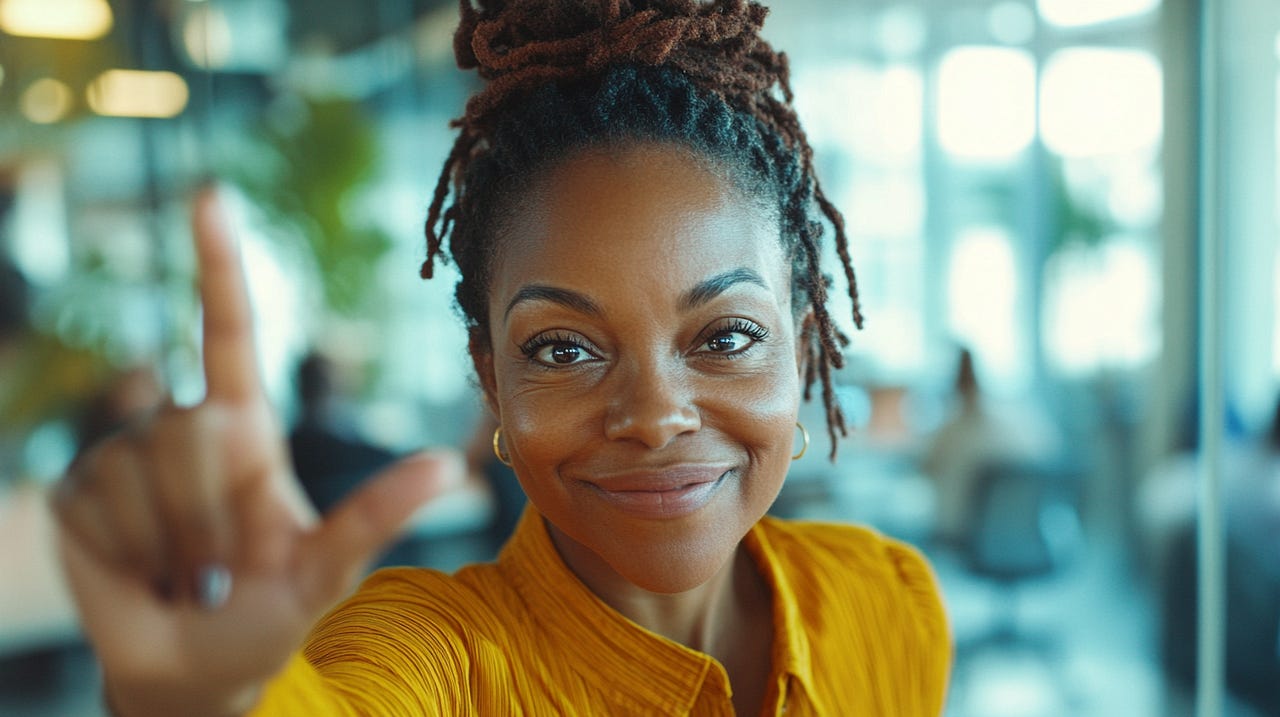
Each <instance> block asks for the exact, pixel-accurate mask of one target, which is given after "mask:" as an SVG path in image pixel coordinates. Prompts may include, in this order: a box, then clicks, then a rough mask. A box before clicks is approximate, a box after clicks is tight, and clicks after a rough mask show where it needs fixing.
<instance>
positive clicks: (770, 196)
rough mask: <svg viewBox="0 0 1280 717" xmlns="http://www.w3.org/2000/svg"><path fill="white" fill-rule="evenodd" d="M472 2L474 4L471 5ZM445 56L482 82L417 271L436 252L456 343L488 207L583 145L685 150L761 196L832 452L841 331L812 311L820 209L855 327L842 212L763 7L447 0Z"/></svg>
mask: <svg viewBox="0 0 1280 717" xmlns="http://www.w3.org/2000/svg"><path fill="white" fill-rule="evenodd" d="M473 2H477V3H478V4H473ZM459 8H460V10H461V22H460V23H459V25H458V29H457V32H456V33H455V34H454V54H455V55H456V57H457V61H458V66H459V67H461V68H462V69H473V68H474V69H476V70H477V71H478V72H479V75H480V77H481V78H482V79H483V80H485V85H484V87H483V88H482V89H481V90H480V91H479V92H477V93H476V94H475V95H473V96H472V97H471V99H470V100H469V101H468V102H467V106H466V111H465V113H464V114H463V116H462V117H459V118H458V119H455V120H454V121H453V122H452V125H451V126H453V127H454V128H456V129H457V130H458V137H457V140H456V141H455V142H454V145H453V148H452V150H451V151H450V152H449V156H448V158H447V159H446V160H445V163H444V168H443V169H442V171H441V173H440V178H439V180H438V182H437V184H436V188H435V193H434V195H433V197H432V201H431V206H430V210H429V211H428V214H427V221H426V237H427V257H426V261H425V262H424V263H423V265H422V276H423V278H431V276H432V273H433V270H434V265H435V262H436V261H438V260H444V259H445V254H444V253H443V248H444V246H445V243H446V242H447V244H448V256H449V257H451V258H452V260H453V262H454V263H455V264H456V265H457V267H458V270H459V272H460V273H461V275H462V278H461V279H460V280H459V282H458V285H457V289H456V292H455V296H456V299H457V303H458V307H459V309H460V310H461V312H462V314H463V316H464V317H465V320H466V322H467V327H468V330H469V332H470V336H471V350H472V352H473V353H474V352H477V351H488V350H490V349H491V347H490V346H489V325H488V316H489V314H488V308H489V307H488V291H489V278H490V272H491V268H492V267H491V264H492V262H493V258H494V256H495V255H496V252H497V246H496V244H497V242H498V240H499V235H500V234H501V229H502V227H501V226H499V224H498V222H499V220H498V217H501V216H503V215H504V212H503V211H501V208H503V206H504V205H506V204H507V203H510V202H513V201H516V200H518V197H519V192H520V191H521V190H522V189H525V188H527V187H528V186H529V185H530V183H531V182H532V181H533V179H534V178H535V177H537V176H538V175H539V173H540V172H545V171H546V170H547V169H549V168H550V167H551V166H552V164H553V163H554V162H557V161H560V160H562V159H563V158H565V157H567V156H570V155H571V154H573V153H574V152H579V151H582V150H585V149H588V148H597V147H610V146H617V145H620V144H624V143H634V142H637V141H651V142H655V143H666V144H676V145H680V146H684V147H687V148H689V149H691V150H694V151H695V152H696V153H698V154H699V155H700V156H702V157H704V158H706V159H708V160H710V161H711V162H712V163H713V164H714V166H715V167H716V168H718V169H723V170H724V171H726V172H727V173H728V174H729V175H730V176H731V177H732V179H733V180H734V181H735V183H736V184H737V185H738V187H739V189H741V190H743V191H744V192H745V193H746V194H747V195H748V196H750V197H752V198H753V199H755V200H759V201H762V202H764V203H767V204H768V205H769V206H770V207H771V208H774V209H775V210H776V214H777V216H778V218H779V236H780V240H781V242H782V244H783V247H784V248H785V250H786V251H787V254H788V256H790V258H791V262H792V294H793V306H794V307H795V310H796V312H797V315H798V316H799V315H803V314H806V313H808V312H811V313H812V321H806V322H805V324H804V325H803V327H802V332H801V341H802V343H803V349H804V350H803V370H804V397H805V399H806V400H808V399H809V398H810V395H811V392H812V388H813V385H814V383H816V382H818V381H820V382H821V383H822V400H823V404H824V405H825V407H826V414H827V424H828V433H829V434H830V436H831V456H832V457H833V458H834V457H835V452H836V441H837V437H838V436H839V435H845V434H846V433H847V431H846V427H845V422H844V415H843V413H842V412H841V410H840V406H839V403H838V402H837V400H836V397H835V392H834V389H833V386H832V376H831V374H832V369H839V368H841V367H842V366H843V363H844V361H843V357H842V355H841V348H842V346H843V345H844V344H846V343H847V339H846V338H845V337H844V336H843V335H842V334H841V332H840V330H839V329H838V328H837V327H836V325H835V323H834V321H833V320H832V318H831V315H830V313H829V311H828V310H827V292H828V290H829V288H830V286H831V280H830V278H829V277H827V276H826V275H824V274H823V273H822V270H821V266H820V264H821V262H820V258H821V238H822V234H823V224H822V222H821V218H825V219H826V221H827V222H828V223H830V225H831V226H832V228H833V230H834V233H835V242H836V250H837V252H838V253H839V255H840V260H841V264H842V266H843V269H844V274H845V278H846V280H847V281H848V286H849V297H850V298H851V299H852V301H853V321H854V324H855V326H857V327H858V328H861V327H862V313H861V309H860V306H859V302H858V290H857V282H856V280H855V278H854V272H853V265H852V262H851V260H850V257H849V247H848V240H847V238H846V235H845V229H844V220H843V218H842V217H841V215H840V212H839V211H838V210H837V209H836V208H835V207H834V206H833V205H832V204H831V202H830V201H828V199H827V197H826V195H825V194H824V193H823V191H822V187H821V186H820V184H819V183H818V180H817V177H816V176H815V174H814V169H813V150H812V149H811V148H810V146H809V143H808V141H807V139H806V138H805V135H804V131H803V130H802V129H801V127H800V123H799V120H798V119H797V117H796V114H795V111H794V110H793V109H792V107H791V99H792V96H791V86H790V79H789V75H790V72H789V69H788V66H787V58H786V55H784V54H782V53H780V52H775V51H774V50H773V49H772V48H771V47H770V46H769V45H768V43H766V42H765V41H764V40H763V39H762V38H761V37H760V28H761V26H762V25H763V24H764V19H765V15H766V14H767V12H768V11H767V10H766V9H765V8H764V7H762V6H760V5H759V4H757V3H755V2H746V0H710V1H702V0H459Z"/></svg>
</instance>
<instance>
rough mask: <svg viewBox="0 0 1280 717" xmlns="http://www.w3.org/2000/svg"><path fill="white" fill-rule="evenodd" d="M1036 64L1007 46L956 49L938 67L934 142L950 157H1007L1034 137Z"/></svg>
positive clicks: (1028, 54)
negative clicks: (936, 134) (935, 135)
mask: <svg viewBox="0 0 1280 717" xmlns="http://www.w3.org/2000/svg"><path fill="white" fill-rule="evenodd" d="M1035 92H1036V66H1035V60H1034V59H1033V58H1032V57H1031V53H1029V52H1027V51H1026V50H1020V49H1015V48H1010V47H957V48H955V49H953V50H951V51H950V52H948V53H947V54H946V55H944V56H943V57H942V61H941V62H940V63H939V66H938V110H937V122H938V140H939V142H941V143H942V147H943V148H944V149H946V150H947V151H948V152H949V153H951V154H952V155H955V156H958V157H964V158H968V159H983V160H993V159H996V160H998V159H1010V158H1012V157H1013V156H1014V155H1016V154H1017V153H1018V152H1021V151H1022V150H1023V149H1024V148H1026V147H1027V145H1029V144H1030V143H1031V140H1032V138H1033V137H1034V136H1035V111H1036V108H1035V96H1036V95H1035Z"/></svg>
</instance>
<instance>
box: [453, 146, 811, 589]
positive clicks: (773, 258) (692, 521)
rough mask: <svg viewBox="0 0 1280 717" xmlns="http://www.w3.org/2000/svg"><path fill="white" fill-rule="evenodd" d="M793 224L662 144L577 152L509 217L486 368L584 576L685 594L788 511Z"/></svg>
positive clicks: (517, 447)
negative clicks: (782, 227) (787, 241)
mask: <svg viewBox="0 0 1280 717" xmlns="http://www.w3.org/2000/svg"><path fill="white" fill-rule="evenodd" d="M777 227H778V222H777V219H776V217H774V216H770V215H769V213H768V212H767V211H764V210H762V209H761V208H760V207H759V206H757V205H756V204H754V203H753V202H751V201H749V200H747V199H745V198H744V197H743V196H742V195H741V193H740V192H739V191H737V190H736V189H735V187H734V185H733V184H732V183H731V182H729V181H727V180H725V179H722V178H721V177H719V176H717V174H716V173H713V172H712V171H710V170H709V169H707V168H706V165H704V164H703V163H700V162H698V161H695V160H694V159H692V158H691V157H690V155H689V154H688V153H687V152H684V151H682V150H680V149H676V148H672V147H667V146H664V145H656V144H655V145H642V146H639V147H634V148H629V149H626V150H622V151H617V152H614V153H611V154H607V153H604V152H602V151H595V152H588V153H584V154H582V155H579V156H577V157H574V158H571V159H570V160H569V161H567V162H565V163H563V164H562V165H560V166H559V167H558V168H557V169H554V170H552V171H551V172H550V173H549V175H548V176H547V177H546V178H545V179H544V180H543V181H541V182H539V183H538V186H537V187H535V188H534V189H532V190H530V192H529V193H528V194H527V195H526V196H525V197H524V201H522V202H520V205H519V206H518V207H517V208H516V209H515V211H514V213H513V214H512V215H511V217H510V218H509V221H507V222H506V230H505V231H504V232H503V236H502V237H501V238H500V241H501V250H500V254H499V256H498V257H497V259H496V261H495V265H494V271H493V277H492V283H491V288H490V302H489V305H490V308H489V321H490V327H491V328H490V332H491V335H490V339H491V346H492V352H491V354H489V355H487V356H483V355H482V356H480V357H478V361H477V363H478V368H479V370H480V375H481V380H482V383H483V384H484V387H485V390H486V393H487V394H488V398H489V400H490V401H491V403H492V405H493V407H494V408H495V410H496V411H497V412H498V414H499V419H500V421H501V424H502V432H503V439H504V441H503V442H504V444H505V449H506V451H507V452H508V453H509V454H510V458H511V461H512V463H513V464H514V466H515V470H516V473H517V475H518V476H519V477H520V482H521V484H522V485H523V486H524V489H525V492H526V493H527V494H528V495H529V498H530V500H532V501H533V503H534V505H535V506H537V508H538V510H539V511H540V512H541V513H542V514H543V515H544V516H545V517H546V518H547V519H548V521H549V522H550V523H551V530H552V533H553V536H554V537H555V539H556V541H557V544H558V545H559V546H560V548H561V551H562V552H564V553H566V559H567V560H568V561H569V562H570V565H571V567H573V568H574V569H575V570H579V571H582V570H593V569H594V570H605V571H608V570H611V571H613V572H614V573H616V574H617V575H620V576H621V577H622V578H625V579H626V580H627V581H629V582H630V583H632V584H634V585H636V586H639V587H641V588H644V589H646V590H651V591H654V592H664V593H672V592H680V591H683V590H688V589H690V588H693V587H695V586H697V585H700V584H702V583H703V582H705V581H706V580H708V579H709V578H710V577H711V576H712V575H713V574H714V573H715V572H716V571H717V570H718V569H719V568H720V567H722V566H723V565H724V563H725V561H726V560H728V558H729V557H730V556H731V555H732V554H733V552H734V550H735V548H736V547H737V545H738V542H739V541H740V540H741V538H742V536H743V535H744V534H745V533H746V532H747V531H748V530H749V529H750V527H751V526H752V525H753V524H754V523H755V522H756V521H757V520H758V519H759V518H760V517H761V516H762V515H763V514H764V512H765V511H766V509H767V508H768V507H769V505H770V504H771V503H772V502H773V500H774V497H775V496H776V495H777V493H778V490H779V489H780V488H781V486H782V481H783V478H784V476H785V475H786V471H787V468H788V465H789V463H790V459H791V454H792V452H793V448H792V443H793V434H794V432H795V420H796V412H797V407H798V402H799V392H800V388H799V379H800V377H799V371H798V368H797V354H798V352H797V340H796V326H795V321H794V319H793V317H792V311H791V271H790V262H789V261H788V260H787V257H786V256H785V255H784V252H783V250H782V247H781V244H780V242H779V238H778V229H777ZM575 556H576V560H575ZM575 562H577V563H579V564H577V565H575V564H574V563H575ZM583 563H592V564H593V565H594V567H592V566H588V565H583ZM579 574H581V572H579Z"/></svg>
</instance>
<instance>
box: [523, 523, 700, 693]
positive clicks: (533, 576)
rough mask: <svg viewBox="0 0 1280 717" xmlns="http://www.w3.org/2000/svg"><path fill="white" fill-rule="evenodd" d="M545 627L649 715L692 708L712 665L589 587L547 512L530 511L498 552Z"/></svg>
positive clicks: (586, 668)
mask: <svg viewBox="0 0 1280 717" xmlns="http://www.w3.org/2000/svg"><path fill="white" fill-rule="evenodd" d="M498 566H499V568H500V569H501V570H502V571H503V572H504V573H505V574H506V575H507V576H508V578H509V579H510V581H511V583H512V584H513V585H514V587H515V589H516V591H517V592H519V593H520V596H521V597H522V598H523V599H524V601H525V602H526V604H527V605H528V606H529V609H530V613H531V614H532V615H533V619H534V621H535V622H536V623H537V624H538V627H539V628H540V630H541V631H542V632H543V633H544V634H545V635H546V636H547V637H548V639H550V640H551V641H553V642H554V644H555V645H557V646H558V647H559V648H561V649H564V650H565V651H566V652H567V653H568V654H570V655H571V656H572V659H573V661H574V663H575V666H576V667H577V668H578V669H579V670H581V671H582V672H583V673H584V674H587V675H591V676H598V675H607V676H609V677H608V678H607V679H608V681H609V682H611V683H614V684H616V685H617V687H618V696H619V697H620V698H622V699H633V700H636V701H638V702H639V704H637V705H635V709H637V710H639V711H642V712H644V713H650V714H673V713H674V714H681V713H687V712H688V711H689V710H691V709H692V708H693V705H694V702H696V701H697V698H698V694H699V692H700V691H701V690H702V686H703V682H704V680H705V679H706V677H707V675H708V673H709V671H710V670H711V667H712V660H711V658H710V657H709V656H707V655H705V654H703V653H701V652H698V651H696V650H691V649H689V648H687V647H685V646H683V645H680V644H679V643H676V642H674V641H672V640H668V639H667V638H665V637H662V636H661V635H658V634H657V633H654V632H651V631H649V630H647V629H645V628H643V627H641V626H640V625H637V624H636V623H634V622H632V621H631V620H629V619H627V618H626V617H624V616H623V615H622V614H621V613H619V612H618V611H616V610H614V609H613V608H611V607H609V606H608V605H606V604H605V603H604V602H603V601H602V600H600V598H598V597H596V595H595V594H594V593H592V592H591V591H590V590H588V589H587V587H586V586H585V585H583V584H582V582H581V581H580V580H579V579H578V577H577V576H576V575H574V574H573V573H572V572H571V571H570V570H569V568H568V566H566V565H565V564H564V561H563V560H562V559H561V558H560V554H559V553H558V552H556V549H555V546H554V545H553V544H552V543H551V537H550V536H549V535H548V534H547V529H546V525H545V523H543V518H542V515H541V514H540V513H538V512H537V510H536V509H535V508H533V506H532V505H530V506H529V507H528V508H526V509H525V512H524V515H523V516H522V517H521V518H520V523H519V525H518V526H517V527H516V532H515V534H514V535H513V536H512V538H511V540H510V541H508V542H507V545H506V547H504V548H503V549H502V553H501V554H500V555H499V556H498Z"/></svg>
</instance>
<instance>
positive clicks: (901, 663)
mask: <svg viewBox="0 0 1280 717" xmlns="http://www.w3.org/2000/svg"><path fill="white" fill-rule="evenodd" d="M745 544H746V546H747V548H748V550H749V551H750V554H751V555H752V556H753V558H754V559H755V561H756V563H757V565H759V566H760V568H761V572H762V573H763V574H764V576H765V578H766V580H767V581H768V583H769V585H770V587H771V588H772V590H773V615H774V617H773V625H772V629H773V631H774V640H773V665H772V674H771V677H770V683H769V685H768V691H767V694H766V698H765V709H764V714H767V715H774V714H784V713H785V714H786V715H788V717H793V716H796V715H868V716H872V715H874V716H877V717H897V716H902V717H917V716H921V717H923V716H926V715H927V716H930V717H932V716H933V715H938V714H940V713H941V711H942V703H943V698H944V694H945V691H946V684H947V676H948V672H949V669H950V663H951V647H950V644H951V642H950V637H949V634H948V628H947V623H946V617H945V615H944V613H943V608H942V603H941V600H940V598H939V595H938V591H937V587H936V585H935V583H934V580H933V576H932V573H931V572H930V570H929V567H928V566H927V565H926V563H925V562H924V560H923V558H921V556H920V555H919V554H918V553H917V552H916V551H915V550H914V549H912V548H910V547H908V546H906V545H903V544H901V543H898V542H895V541H892V540H889V539H887V538H884V537H881V536H880V535H878V534H876V533H874V532H872V531H870V530H866V529H863V528H858V527H852V526H845V525H828V524H814V523H792V522H784V521H779V520H775V519H772V518H765V519H764V520H762V521H760V523H758V524H757V525H756V526H755V527H754V528H753V529H752V530H751V532H750V533H748V535H747V537H746V542H745ZM758 629H768V627H767V626H763V625H762V626H760V627H759V628H758ZM730 695H731V692H730V687H729V684H728V678H727V676H726V673H725V671H724V669H723V668H722V667H721V666H720V664H719V663H718V662H717V661H716V660H714V659H713V658H711V657H709V656H708V655H705V654H703V653H701V652H697V651H694V650H691V649H689V648H686V647H684V646H682V645H680V644H677V643H675V642H673V641H671V640H668V639H666V638H664V637H661V636H659V635H657V634H655V633H652V632H650V631H648V630H646V629H644V628H642V627H640V626H638V625H636V624H635V623H633V622H631V621H630V620H628V619H627V618H625V617H623V616H622V615H621V614H619V613H618V612H616V611H614V610H613V609H612V608H610V607H608V606H607V605H605V604H604V603H603V602H602V601H600V600H599V599H598V598H596V597H595V596H594V595H593V594H592V593H591V592H590V591H588V590H587V588H586V587H585V586H584V585H583V584H582V583H581V582H580V581H579V580H578V579H577V578H576V577H575V576H574V575H573V574H572V573H571V572H570V571H569V569H568V568H567V567H566V566H565V564H564V563H563V561H561V559H560V557H559V555H558V554H557V552H556V550H555V548H554V546H553V545H552V543H551V540H550V538H549V536H548V535H547V531H546V527H545V525H544V523H543V521H542V518H541V516H540V515H538V514H537V513H536V512H535V511H534V510H533V509H532V508H530V509H529V510H527V511H526V513H525V515H524V517H523V519H522V520H521V523H520V526H519V528H518V529H517V532H516V534H515V535H514V536H513V537H512V539H511V541H510V542H509V543H508V544H507V546H506V548H504V549H503V551H502V554H501V555H500V556H499V558H498V561H497V562H496V563H494V564H486V565H476V566H471V567H467V568H463V569H462V570H461V571H459V572H458V573H457V574H456V575H454V576H449V575H445V574H442V573H439V572H435V571H430V570H422V569H414V568H395V569H388V570H382V571H379V572H377V573H375V574H374V575H372V576H371V577H370V578H369V579H368V580H367V581H366V582H365V584H364V585H363V586H362V587H361V588H360V590H359V591H357V592H356V594H355V595H354V596H352V597H351V598H350V599H348V600H347V601H346V602H344V603H343V604H341V605H340V606H338V608H337V609H335V610H334V611H333V612H331V613H330V614H329V615H328V616H327V617H325V618H324V619H323V620H322V621H321V622H320V623H319V625H318V626H317V627H316V629H315V631H314V632H313V633H312V635H311V636H310V638H309V639H308V641H307V644H306V645H305V646H304V648H303V650H302V652H301V653H300V654H299V655H296V656H294V658H293V659H292V660H291V661H290V662H289V664H288V666H287V667H286V668H285V669H284V670H283V671H282V673H281V674H280V675H279V676H277V677H276V678H275V679H274V680H273V681H272V682H271V683H270V685H269V686H268V688H267V690H266V692H265V694H264V697H263V700H262V702H261V704H260V705H259V707H258V709H257V710H256V711H255V712H254V715H255V717H277V716H283V715H289V716H294V715H297V716H299V717H301V716H303V715H307V716H315V717H324V716H327V715H370V716H373V715H379V716H381V715H395V716H397V717H400V716H404V717H408V716H410V715H437V714H446V715H452V714H466V715H469V714H475V715H513V714H525V715H601V714H645V715H648V714H661V715H685V714H692V715H731V714H733V705H732V703H731V701H730Z"/></svg>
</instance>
